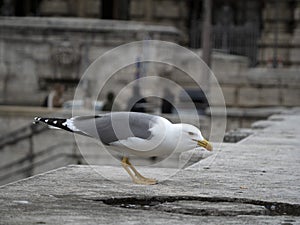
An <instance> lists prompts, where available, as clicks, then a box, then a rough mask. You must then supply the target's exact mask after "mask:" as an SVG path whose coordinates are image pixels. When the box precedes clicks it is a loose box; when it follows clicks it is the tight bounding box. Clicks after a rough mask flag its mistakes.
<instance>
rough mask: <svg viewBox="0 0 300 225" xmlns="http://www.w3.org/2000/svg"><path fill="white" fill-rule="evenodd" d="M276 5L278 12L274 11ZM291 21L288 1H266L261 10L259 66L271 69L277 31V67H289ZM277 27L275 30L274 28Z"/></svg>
mask: <svg viewBox="0 0 300 225" xmlns="http://www.w3.org/2000/svg"><path fill="white" fill-rule="evenodd" d="M276 4H278V11H279V13H278V12H277V9H276ZM291 21H292V9H290V6H289V1H286V0H266V1H265V8H264V9H263V31H262V34H261V39H260V40H259V55H258V60H259V64H260V65H262V66H270V67H272V63H273V57H274V51H276V50H275V45H276V37H275V35H276V34H275V32H276V29H277V32H278V33H277V59H278V67H280V66H286V65H290V60H289V58H290V57H289V50H290V40H291V34H290V33H289V24H290V22H291ZM276 26H277V28H276Z"/></svg>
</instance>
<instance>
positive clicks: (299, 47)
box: [290, 0, 300, 68]
mask: <svg viewBox="0 0 300 225" xmlns="http://www.w3.org/2000/svg"><path fill="white" fill-rule="evenodd" d="M294 22H295V30H294V33H293V37H292V39H291V51H290V62H291V63H292V66H293V67H297V68H299V67H300V0H297V2H296V7H295V10H294Z"/></svg>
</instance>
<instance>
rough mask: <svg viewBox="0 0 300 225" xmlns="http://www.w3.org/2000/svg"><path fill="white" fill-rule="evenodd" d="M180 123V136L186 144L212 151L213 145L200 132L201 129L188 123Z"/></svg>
mask: <svg viewBox="0 0 300 225" xmlns="http://www.w3.org/2000/svg"><path fill="white" fill-rule="evenodd" d="M181 125H182V138H183V140H184V142H185V143H186V144H187V145H189V146H190V145H191V146H195V147H198V146H200V147H203V148H205V149H206V150H208V151H212V149H213V147H212V145H211V143H209V142H208V141H207V140H206V139H205V138H204V137H203V136H202V134H201V131H200V130H199V129H198V128H197V127H195V126H193V125H190V124H181Z"/></svg>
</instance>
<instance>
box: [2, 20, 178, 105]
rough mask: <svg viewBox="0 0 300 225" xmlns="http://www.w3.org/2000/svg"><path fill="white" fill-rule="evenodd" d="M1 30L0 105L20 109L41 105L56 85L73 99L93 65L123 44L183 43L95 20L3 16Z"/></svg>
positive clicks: (155, 30)
mask: <svg viewBox="0 0 300 225" xmlns="http://www.w3.org/2000/svg"><path fill="white" fill-rule="evenodd" d="M0 29H1V33H0V92H1V95H0V104H16V105H41V103H42V101H43V100H44V98H45V96H46V94H47V93H48V90H47V88H49V87H51V84H52V83H53V82H63V83H65V84H67V85H68V86H69V87H70V88H69V96H70V98H71V96H72V85H73V86H76V85H77V83H78V80H79V79H80V77H81V75H82V74H83V72H84V71H85V69H86V68H87V67H88V66H89V65H90V63H91V62H93V61H94V60H95V59H96V58H97V57H99V56H100V55H102V54H103V53H104V52H106V51H107V50H109V49H112V48H114V47H116V46H119V45H121V44H124V43H128V42H132V41H137V40H143V39H144V38H145V37H150V38H151V39H158V40H165V41H172V42H178V40H179V32H178V30H177V29H176V28H174V27H170V26H155V25H145V24H143V23H139V22H127V21H111V20H96V19H79V18H78V19H77V18H37V17H35V18H33V17H23V18H17V17H3V18H1V19H0Z"/></svg>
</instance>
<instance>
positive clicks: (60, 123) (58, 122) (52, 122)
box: [33, 117, 74, 132]
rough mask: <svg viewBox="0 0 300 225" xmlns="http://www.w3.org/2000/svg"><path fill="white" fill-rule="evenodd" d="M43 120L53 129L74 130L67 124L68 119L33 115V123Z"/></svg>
mask: <svg viewBox="0 0 300 225" xmlns="http://www.w3.org/2000/svg"><path fill="white" fill-rule="evenodd" d="M39 122H43V123H45V124H47V125H48V126H49V128H53V129H63V130H66V131H70V132H74V130H73V129H72V127H70V126H69V124H70V123H69V119H61V118H45V117H35V118H34V121H33V123H39Z"/></svg>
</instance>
